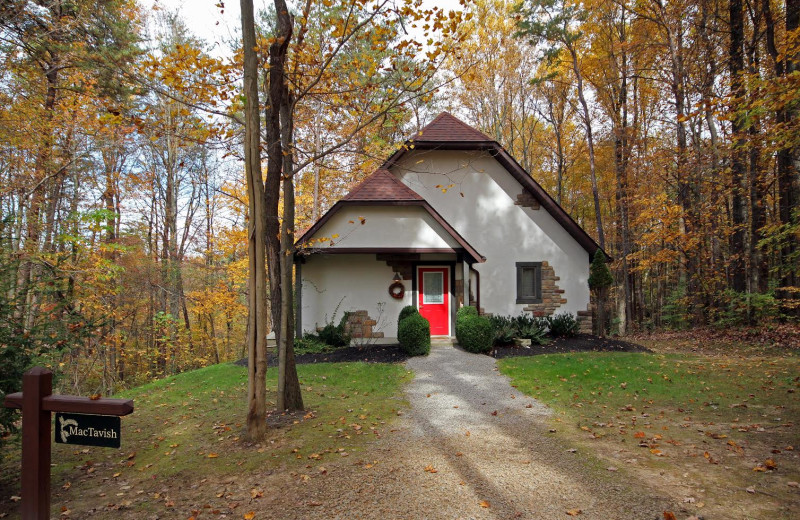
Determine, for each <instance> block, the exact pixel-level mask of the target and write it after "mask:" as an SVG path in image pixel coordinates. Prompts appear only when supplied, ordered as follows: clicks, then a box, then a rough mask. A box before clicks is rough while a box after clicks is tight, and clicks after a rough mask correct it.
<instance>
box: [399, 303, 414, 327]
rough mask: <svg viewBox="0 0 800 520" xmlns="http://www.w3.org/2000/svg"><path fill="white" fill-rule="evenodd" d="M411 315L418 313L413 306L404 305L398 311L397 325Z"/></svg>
mask: <svg viewBox="0 0 800 520" xmlns="http://www.w3.org/2000/svg"><path fill="white" fill-rule="evenodd" d="M412 314H419V311H418V310H417V308H416V307H414V306H413V305H406V306H405V307H403V308H402V309H400V315H399V316H398V317H397V323H400V322H401V321H403V320H404V319H406V318H408V317H409V316H411V315H412Z"/></svg>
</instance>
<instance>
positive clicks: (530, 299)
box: [517, 262, 542, 303]
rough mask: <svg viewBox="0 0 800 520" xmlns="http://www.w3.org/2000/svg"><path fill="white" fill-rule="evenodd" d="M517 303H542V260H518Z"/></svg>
mask: <svg viewBox="0 0 800 520" xmlns="http://www.w3.org/2000/svg"><path fill="white" fill-rule="evenodd" d="M517 303H542V263H541V262H517Z"/></svg>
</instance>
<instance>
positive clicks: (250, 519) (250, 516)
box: [243, 511, 256, 520]
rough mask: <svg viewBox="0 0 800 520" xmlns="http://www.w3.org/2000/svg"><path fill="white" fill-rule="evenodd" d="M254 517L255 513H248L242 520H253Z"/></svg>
mask: <svg viewBox="0 0 800 520" xmlns="http://www.w3.org/2000/svg"><path fill="white" fill-rule="evenodd" d="M255 517H256V512H255V511H250V512H249V513H245V514H244V517H243V518H244V520H253V518H255Z"/></svg>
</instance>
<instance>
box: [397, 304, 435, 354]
mask: <svg viewBox="0 0 800 520" xmlns="http://www.w3.org/2000/svg"><path fill="white" fill-rule="evenodd" d="M397 340H398V341H399V342H400V346H401V347H402V348H403V351H404V352H405V353H406V354H408V355H409V356H424V355H426V354H428V353H429V352H430V351H431V324H430V323H428V320H426V319H425V318H423V317H422V315H420V314H419V313H413V314H410V315H409V316H406V317H405V318H404V319H402V320H401V321H400V324H399V325H398V326H397Z"/></svg>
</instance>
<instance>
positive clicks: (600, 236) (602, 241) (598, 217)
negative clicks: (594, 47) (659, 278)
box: [567, 43, 606, 249]
mask: <svg viewBox="0 0 800 520" xmlns="http://www.w3.org/2000/svg"><path fill="white" fill-rule="evenodd" d="M567 49H568V50H569V53H570V56H571V57H572V70H573V72H574V73H575V79H576V82H577V88H578V100H579V101H580V103H581V108H582V109H583V124H584V126H585V128H586V147H587V148H588V150H589V175H590V177H591V180H592V198H593V199H594V214H595V222H596V223H597V243H598V244H599V245H600V247H601V248H602V249H605V247H606V238H605V235H604V233H603V216H602V214H601V213H600V194H599V193H598V190H597V175H596V173H595V157H594V136H593V135H592V120H591V115H590V114H589V105H588V104H587V103H586V97H585V96H584V95H583V74H581V69H580V65H579V64H578V53H577V52H576V51H575V46H574V45H573V44H571V43H569V44H567Z"/></svg>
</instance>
